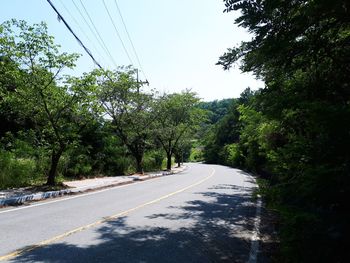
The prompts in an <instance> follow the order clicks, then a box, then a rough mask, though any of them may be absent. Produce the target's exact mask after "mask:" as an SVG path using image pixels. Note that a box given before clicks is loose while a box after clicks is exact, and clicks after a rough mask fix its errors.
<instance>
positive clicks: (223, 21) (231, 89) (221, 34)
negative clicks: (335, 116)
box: [0, 0, 263, 101]
mask: <svg viewBox="0 0 350 263" xmlns="http://www.w3.org/2000/svg"><path fill="white" fill-rule="evenodd" d="M80 1H82V2H83V4H84V6H85V8H86V9H87V11H88V13H89V14H90V16H91V18H92V20H93V22H94V23H95V26H96V28H97V29H98V31H99V33H100V35H101V37H102V38H103V40H104V42H105V44H106V46H107V48H108V50H109V51H110V53H111V55H112V57H113V59H114V60H115V62H116V64H117V65H118V66H119V65H120V66H121V65H128V64H130V61H129V59H128V57H127V55H126V54H125V52H124V49H123V47H122V45H121V42H120V41H119V39H118V37H117V34H116V32H115V30H114V28H113V25H112V23H111V21H110V19H109V16H108V13H107V12H106V10H105V7H104V5H103V0H52V2H53V3H54V5H55V6H56V7H57V9H58V10H59V11H60V12H61V14H62V15H63V17H64V18H65V19H66V20H67V21H68V23H69V24H70V25H71V27H72V28H73V30H74V31H75V32H76V33H77V35H78V36H79V37H80V38H81V39H82V40H83V42H84V43H85V44H86V45H87V46H88V47H89V49H90V50H91V51H92V53H93V54H94V56H95V57H96V58H97V60H98V61H99V62H100V64H101V65H102V66H104V67H107V68H110V69H113V68H115V66H114V64H113V62H112V61H111V59H109V58H108V56H107V55H106V54H105V52H104V50H103V47H101V46H100V45H99V42H98V40H96V38H95V37H94V35H93V34H92V33H91V32H90V30H89V28H88V26H87V24H86V23H85V22H84V20H83V18H82V17H81V15H80V14H79V12H78V10H77V9H76V7H75V6H74V3H75V4H76V5H77V6H78V8H79V10H80V11H81V12H82V14H83V15H85V13H84V9H83V7H82V5H81V3H80ZM62 3H63V4H62ZM105 3H106V5H107V7H108V10H109V12H110V14H111V15H112V17H113V19H114V21H115V25H116V27H117V29H118V31H119V33H120V36H121V38H122V40H123V41H124V43H125V46H126V48H127V51H128V53H129V54H130V57H131V59H132V61H133V63H134V65H135V67H138V64H137V59H136V58H135V55H134V53H133V50H132V47H131V45H130V42H129V41H128V38H127V34H126V32H125V30H124V27H123V24H122V21H121V19H120V16H119V14H118V11H117V9H116V6H115V3H114V0H105ZM117 3H118V5H119V8H120V10H121V12H122V15H123V17H124V21H125V23H126V26H127V28H128V31H129V33H130V36H131V39H132V40H133V43H134V46H135V48H136V51H137V53H138V56H139V58H140V62H141V65H142V67H143V69H144V73H145V75H146V77H147V78H148V80H149V82H150V84H151V85H150V87H151V88H154V89H157V90H159V91H166V92H178V91H181V90H184V89H186V88H190V89H192V90H193V91H195V92H197V93H198V94H199V97H201V98H203V99H204V100H206V101H209V100H215V99H222V98H232V97H238V96H239V94H240V93H241V92H242V91H243V90H244V89H245V88H246V87H248V86H250V87H251V88H253V89H256V88H258V87H262V86H263V83H262V82H260V81H257V80H255V78H254V77H253V76H252V75H250V74H242V73H241V72H240V71H239V69H238V66H236V67H235V68H234V69H231V70H230V71H227V72H225V71H223V69H222V68H221V67H219V66H216V65H215V63H216V62H217V61H218V58H219V56H220V55H221V54H223V53H224V52H225V50H226V49H227V48H229V47H233V46H235V45H237V44H239V43H240V42H241V41H244V40H249V39H250V36H249V35H248V33H246V32H245V30H244V29H242V28H237V26H236V25H234V23H233V22H234V18H235V14H234V13H229V14H227V13H223V12H222V10H223V9H224V3H223V1H222V0H176V1H170V0H138V1H130V0H117ZM65 7H66V8H67V9H68V10H69V12H68V11H67V10H66V8H65ZM0 17H1V21H0V22H3V21H5V20H8V19H11V18H17V19H23V20H26V21H28V22H30V23H38V22H40V21H45V22H46V23H47V24H48V27H49V33H50V34H51V35H53V36H54V37H55V39H56V43H58V44H60V45H61V46H62V51H67V52H77V53H81V54H83V56H82V57H81V58H80V59H79V61H78V63H77V67H76V69H75V71H74V72H73V73H72V74H76V75H80V74H81V73H82V72H86V71H90V70H91V69H93V68H94V67H95V66H94V64H93V62H92V60H91V59H90V58H89V57H88V55H87V54H86V53H85V52H84V51H83V49H82V48H81V47H80V46H79V44H78V43H77V42H76V40H75V39H74V38H73V36H72V35H71V34H70V33H69V31H68V30H67V29H66V28H65V26H64V24H63V22H59V21H58V19H57V16H56V14H55V13H54V11H53V10H52V8H51V7H50V6H49V4H48V3H47V1H46V0H2V1H1V8H0ZM73 17H74V18H73ZM85 19H86V20H87V22H90V21H89V19H88V17H87V16H86V15H85ZM76 21H77V22H78V24H79V25H77V23H76ZM90 27H92V25H90ZM81 28H82V29H83V30H81ZM92 29H93V27H92ZM83 31H84V32H85V34H86V35H87V36H88V38H87V37H86V36H85V34H84V33H83ZM140 78H141V79H144V75H143V74H142V73H140Z"/></svg>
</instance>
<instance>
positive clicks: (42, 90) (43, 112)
mask: <svg viewBox="0 0 350 263" xmlns="http://www.w3.org/2000/svg"><path fill="white" fill-rule="evenodd" d="M0 28H1V30H0V39H1V45H0V54H2V57H4V58H6V59H8V60H9V61H11V63H12V67H14V65H15V68H13V70H12V73H11V76H12V77H13V78H14V83H15V90H13V91H11V90H10V91H9V89H7V90H4V89H2V92H5V94H2V98H3V101H5V102H6V103H9V105H11V107H14V108H15V110H16V111H18V112H19V113H20V115H21V116H22V117H28V118H30V119H31V120H32V121H33V123H34V128H35V130H36V131H37V136H38V138H39V140H40V141H41V144H42V145H43V146H44V147H45V148H47V149H49V150H50V152H51V153H50V154H51V164H50V169H49V171H48V179H47V184H48V185H54V184H55V177H56V174H57V167H58V163H59V160H60V158H61V156H62V154H63V152H64V151H65V150H66V149H67V147H68V146H69V145H70V144H71V143H72V142H74V141H76V140H77V139H78V134H79V130H80V129H82V127H83V123H84V122H85V121H86V118H87V116H89V108H90V106H91V105H90V104H89V98H88V96H87V92H86V90H85V86H86V85H85V84H84V83H81V82H80V80H79V81H78V79H77V78H67V79H63V78H62V77H61V74H62V71H63V69H65V68H73V67H74V62H75V60H76V59H77V57H78V55H76V54H67V53H60V52H59V46H57V45H56V44H55V43H54V39H53V37H52V36H50V35H48V33H47V27H46V25H45V24H44V23H41V24H34V25H28V24H27V23H26V22H25V21H16V20H11V21H7V22H4V23H3V24H2V25H1V27H0ZM83 88H84V89H83Z"/></svg>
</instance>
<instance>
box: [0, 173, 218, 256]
mask: <svg viewBox="0 0 350 263" xmlns="http://www.w3.org/2000/svg"><path fill="white" fill-rule="evenodd" d="M211 169H212V172H211V173H210V175H208V176H207V177H205V178H204V179H202V180H200V181H198V182H196V183H194V184H191V185H189V186H186V187H185V188H182V189H180V190H177V191H175V192H172V193H170V194H167V195H163V196H161V197H159V198H157V199H154V200H152V201H149V202H146V203H144V204H141V205H138V206H135V207H134V208H130V209H128V210H125V211H123V212H120V213H118V214H115V215H112V216H109V217H106V218H104V219H101V220H98V221H96V222H94V223H91V224H88V225H85V226H81V227H78V228H76V229H73V230H71V231H68V232H65V233H63V234H61V235H58V236H55V237H53V238H50V239H47V240H44V241H42V242H40V243H38V244H35V245H31V246H27V247H25V248H22V249H18V250H16V251H14V252H12V253H9V254H7V255H4V256H0V261H3V260H9V259H12V258H15V257H18V256H20V255H22V254H24V253H27V252H30V251H32V250H34V249H36V248H40V247H44V246H46V245H48V244H51V243H53V242H55V241H57V240H60V239H62V238H65V237H68V236H70V235H73V234H75V233H78V232H81V231H84V230H87V229H89V228H93V227H96V226H98V225H101V224H103V223H106V222H108V221H111V220H114V219H116V218H119V217H122V216H125V215H127V214H129V213H131V212H133V211H135V210H138V209H141V208H143V207H145V206H148V205H151V204H154V203H157V202H159V201H162V200H164V199H166V198H169V197H171V196H174V195H176V194H179V193H182V192H184V191H186V190H188V189H190V188H193V187H195V186H197V185H200V184H202V183H204V182H205V181H207V180H208V179H210V178H211V177H213V175H214V173H215V169H214V168H212V167H211Z"/></svg>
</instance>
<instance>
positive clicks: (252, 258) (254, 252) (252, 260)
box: [248, 195, 262, 263]
mask: <svg viewBox="0 0 350 263" xmlns="http://www.w3.org/2000/svg"><path fill="white" fill-rule="evenodd" d="M261 206H262V200H261V196H260V195H258V200H257V202H256V214H255V218H254V230H253V234H252V242H251V246H250V252H249V260H248V263H256V262H257V260H258V251H259V240H260V238H259V228H260V221H261Z"/></svg>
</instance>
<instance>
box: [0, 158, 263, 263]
mask: <svg viewBox="0 0 350 263" xmlns="http://www.w3.org/2000/svg"><path fill="white" fill-rule="evenodd" d="M188 166H189V167H188V169H187V170H186V171H185V172H182V173H179V174H175V175H171V176H166V177H161V178H157V179H154V180H149V181H144V182H140V183H135V184H130V185H125V186H121V187H115V188H111V189H106V190H103V191H99V192H93V193H89V194H85V195H80V196H74V197H68V198H61V199H55V200H53V201H44V202H38V203H35V204H32V205H30V206H28V207H24V208H23V207H21V208H19V209H18V208H12V209H9V210H0V261H6V262H55V263H57V262H60V263H61V262H247V261H248V259H249V253H250V248H251V239H252V236H253V235H254V233H253V232H254V231H253V230H254V218H255V213H256V205H255V202H254V201H253V199H252V193H253V191H254V188H255V187H256V184H255V182H254V180H253V179H252V177H251V176H249V175H248V174H246V173H244V172H242V171H240V170H237V169H232V168H228V167H224V166H218V165H205V164H189V165H188Z"/></svg>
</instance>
